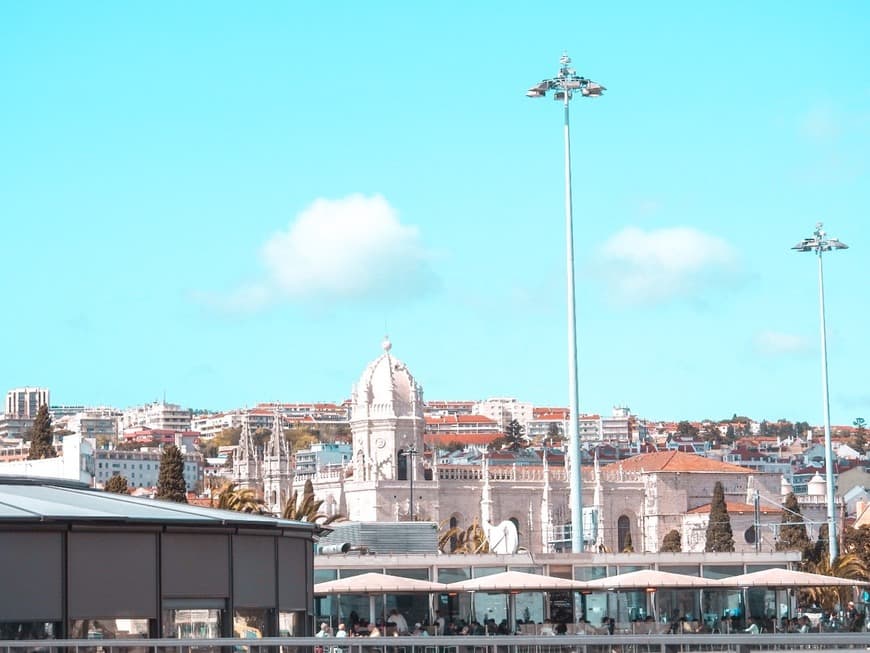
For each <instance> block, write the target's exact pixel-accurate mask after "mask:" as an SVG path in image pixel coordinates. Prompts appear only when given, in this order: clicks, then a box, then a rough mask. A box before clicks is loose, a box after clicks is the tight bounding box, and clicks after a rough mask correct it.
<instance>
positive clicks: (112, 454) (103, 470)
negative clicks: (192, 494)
mask: <svg viewBox="0 0 870 653" xmlns="http://www.w3.org/2000/svg"><path fill="white" fill-rule="evenodd" d="M162 456H163V453H162V452H161V451H159V450H157V449H151V450H143V451H121V450H118V449H109V450H105V449H98V450H97V451H96V452H95V463H96V470H95V472H96V473H95V481H96V483H97V485H99V486H102V485H105V484H106V481H108V480H109V479H110V478H112V476H114V475H115V474H119V475H121V476H123V477H124V478H126V479H127V485H128V486H129V487H131V488H139V487H147V488H150V487H156V485H157V479H158V477H159V475H160V459H161V457H162ZM203 468H204V461H203V458H202V455H201V454H199V453H185V454H184V481H185V483H187V489H188V490H196V489H197V488H199V487H200V486H201V483H202V479H203Z"/></svg>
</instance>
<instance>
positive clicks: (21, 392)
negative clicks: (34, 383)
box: [5, 388, 49, 419]
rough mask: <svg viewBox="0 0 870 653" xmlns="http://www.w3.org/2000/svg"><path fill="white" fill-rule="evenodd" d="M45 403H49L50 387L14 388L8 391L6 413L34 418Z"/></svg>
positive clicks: (17, 416)
mask: <svg viewBox="0 0 870 653" xmlns="http://www.w3.org/2000/svg"><path fill="white" fill-rule="evenodd" d="M43 405H44V406H48V405H49V391H48V388H14V389H13V390H10V391H9V392H7V393H6V410H5V413H6V415H9V416H11V417H16V418H19V419H20V418H30V419H33V418H34V417H36V413H37V412H39V407H40V406H43Z"/></svg>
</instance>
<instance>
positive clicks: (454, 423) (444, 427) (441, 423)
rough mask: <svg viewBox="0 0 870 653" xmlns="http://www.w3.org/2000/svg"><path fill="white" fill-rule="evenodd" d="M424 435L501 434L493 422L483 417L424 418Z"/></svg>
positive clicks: (443, 416) (446, 416)
mask: <svg viewBox="0 0 870 653" xmlns="http://www.w3.org/2000/svg"><path fill="white" fill-rule="evenodd" d="M426 433H430V434H432V435H448V434H450V435H462V434H467V433H492V434H498V433H501V428H500V427H499V425H498V424H497V423H496V422H495V420H492V419H490V418H489V417H484V416H483V415H442V416H439V417H435V416H428V415H427V416H426Z"/></svg>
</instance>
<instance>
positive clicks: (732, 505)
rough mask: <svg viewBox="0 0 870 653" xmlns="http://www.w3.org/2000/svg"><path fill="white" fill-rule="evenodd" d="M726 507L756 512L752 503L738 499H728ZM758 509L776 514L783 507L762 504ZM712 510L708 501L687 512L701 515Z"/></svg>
mask: <svg viewBox="0 0 870 653" xmlns="http://www.w3.org/2000/svg"><path fill="white" fill-rule="evenodd" d="M725 508H726V509H727V510H728V513H729V514H730V513H735V514H736V513H741V512H755V506H753V505H750V504H748V503H740V502H738V501H726V502H725ZM758 511H759V512H762V513H765V514H774V513H779V512H782V510H781V509H779V508H776V507H774V506H769V505H764V504H761V505H759V507H758ZM708 512H710V504H709V503H706V504H704V505H703V506H698V507H697V508H692V509H691V510H689V511H688V513H687V514H690V515H700V514H705V513H708Z"/></svg>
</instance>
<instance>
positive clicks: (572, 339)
mask: <svg viewBox="0 0 870 653" xmlns="http://www.w3.org/2000/svg"><path fill="white" fill-rule="evenodd" d="M559 64H560V67H559V73H558V74H557V75H556V76H555V77H553V78H551V79H544V80H541V81H540V82H539V83H538V84H536V85H535V86H532V87H531V88H530V89H529V90H528V91H526V96H527V97H531V98H539V97H544V96H545V95H546V94H547V91H553V99H554V100H556V101H561V102H562V105H563V106H564V107H565V122H564V134H565V256H566V259H567V270H566V275H567V281H568V284H567V285H568V288H567V290H568V399H569V401H570V407H569V410H570V418H571V421H570V423H569V429H568V442H569V455H570V458H571V463H572V465H571V473H570V485H571V550H572V551H574V552H575V553H576V552H579V551H582V550H583V496H582V492H583V476H582V474H581V472H580V434H579V433H578V427H577V425H578V420H579V419H580V410H579V404H580V398H579V394H578V390H577V327H576V324H575V319H576V315H575V312H576V301H575V294H574V219H573V206H572V200H571V134H570V127H569V125H570V122H569V119H568V113H569V112H568V106H569V103H570V101H571V99H572V98H573V97H574V93H580V95H581V96H582V97H599V96H600V95H601V94H602V93H603V92H604V90H605V88H604V87H603V86H602V85H601V84H598V83H596V82H593V81H592V80H590V79H586V78H585V77H580V76H579V75H578V74H577V72H576V71H575V70H574V69H573V68H571V58H570V57H569V56H568V55H567V53H566V54H563V55H562V58H561V59H560V60H559Z"/></svg>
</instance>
